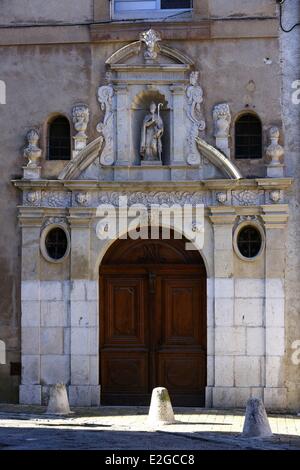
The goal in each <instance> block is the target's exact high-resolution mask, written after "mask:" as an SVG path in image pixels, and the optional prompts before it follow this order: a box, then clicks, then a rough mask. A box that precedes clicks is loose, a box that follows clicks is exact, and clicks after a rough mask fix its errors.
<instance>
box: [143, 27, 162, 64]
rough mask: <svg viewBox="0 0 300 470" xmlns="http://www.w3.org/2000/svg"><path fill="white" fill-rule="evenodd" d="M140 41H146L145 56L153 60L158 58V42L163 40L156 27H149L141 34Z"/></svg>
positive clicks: (146, 58) (147, 59) (148, 59)
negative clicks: (155, 29)
mask: <svg viewBox="0 0 300 470" xmlns="http://www.w3.org/2000/svg"><path fill="white" fill-rule="evenodd" d="M140 41H142V42H144V43H145V46H146V48H145V52H144V58H145V60H146V62H147V61H153V60H155V59H157V53H158V50H159V48H158V42H159V41H161V37H160V34H159V33H158V32H157V31H154V29H149V30H148V31H144V32H143V33H141V34H140Z"/></svg>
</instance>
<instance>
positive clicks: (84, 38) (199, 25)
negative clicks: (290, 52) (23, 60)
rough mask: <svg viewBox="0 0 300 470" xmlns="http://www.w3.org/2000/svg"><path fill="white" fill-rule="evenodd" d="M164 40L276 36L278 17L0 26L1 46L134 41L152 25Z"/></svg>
mask: <svg viewBox="0 0 300 470" xmlns="http://www.w3.org/2000/svg"><path fill="white" fill-rule="evenodd" d="M154 25H155V29H157V30H161V31H162V32H163V34H162V36H163V40H164V41H172V40H173V41H189V40H203V39H207V40H209V39H225V38H226V39H239V38H243V39H246V38H277V37H278V29H279V28H278V19H277V18H269V17H265V18H264V17H262V18H256V17H255V18H244V17H243V18H225V19H224V18H211V19H209V20H207V19H204V20H187V21H178V20H174V21H170V20H169V21H155V20H154V21H151V24H150V22H149V21H111V22H103V23H99V24H97V23H93V24H88V23H87V24H78V25H72V24H69V25H61V24H54V25H47V24H45V25H18V26H16V25H11V26H5V27H0V46H15V45H41V44H89V43H94V42H96V43H101V42H105V43H109V42H127V41H136V39H137V38H138V35H139V33H140V32H141V31H143V30H146V29H147V28H150V27H151V26H152V27H153V26H154Z"/></svg>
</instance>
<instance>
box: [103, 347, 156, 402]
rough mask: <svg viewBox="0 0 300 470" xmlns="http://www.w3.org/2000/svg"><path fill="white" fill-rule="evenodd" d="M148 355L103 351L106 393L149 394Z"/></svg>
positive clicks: (144, 353) (143, 353)
mask: <svg viewBox="0 0 300 470" xmlns="http://www.w3.org/2000/svg"><path fill="white" fill-rule="evenodd" d="M148 363H149V358H148V353H147V352H142V351H137V352H133V351H126V352H124V351H103V352H102V354H101V371H102V381H103V387H104V390H103V391H104V392H105V393H108V392H118V393H122V392H123V393H128V394H130V393H131V394H132V393H148V375H149V371H148Z"/></svg>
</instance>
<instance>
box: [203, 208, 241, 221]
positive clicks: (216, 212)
mask: <svg viewBox="0 0 300 470" xmlns="http://www.w3.org/2000/svg"><path fill="white" fill-rule="evenodd" d="M209 210H210V215H209V218H210V220H211V222H212V223H213V224H214V225H227V224H229V225H233V224H234V222H235V219H236V211H235V209H234V207H227V206H218V207H210V208H209Z"/></svg>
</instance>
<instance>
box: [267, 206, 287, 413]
mask: <svg viewBox="0 0 300 470" xmlns="http://www.w3.org/2000/svg"><path fill="white" fill-rule="evenodd" d="M262 218H263V220H264V224H265V231H266V248H265V250H266V253H265V260H266V283H265V331H266V332H265V334H266V338H265V340H266V372H265V388H264V403H265V406H266V408H272V409H285V407H286V405H287V389H286V388H285V386H284V375H283V370H284V354H285V328H284V323H285V313H284V312H285V286H284V282H285V257H286V232H287V220H288V206H287V205H285V204H277V205H270V206H263V214H262Z"/></svg>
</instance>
